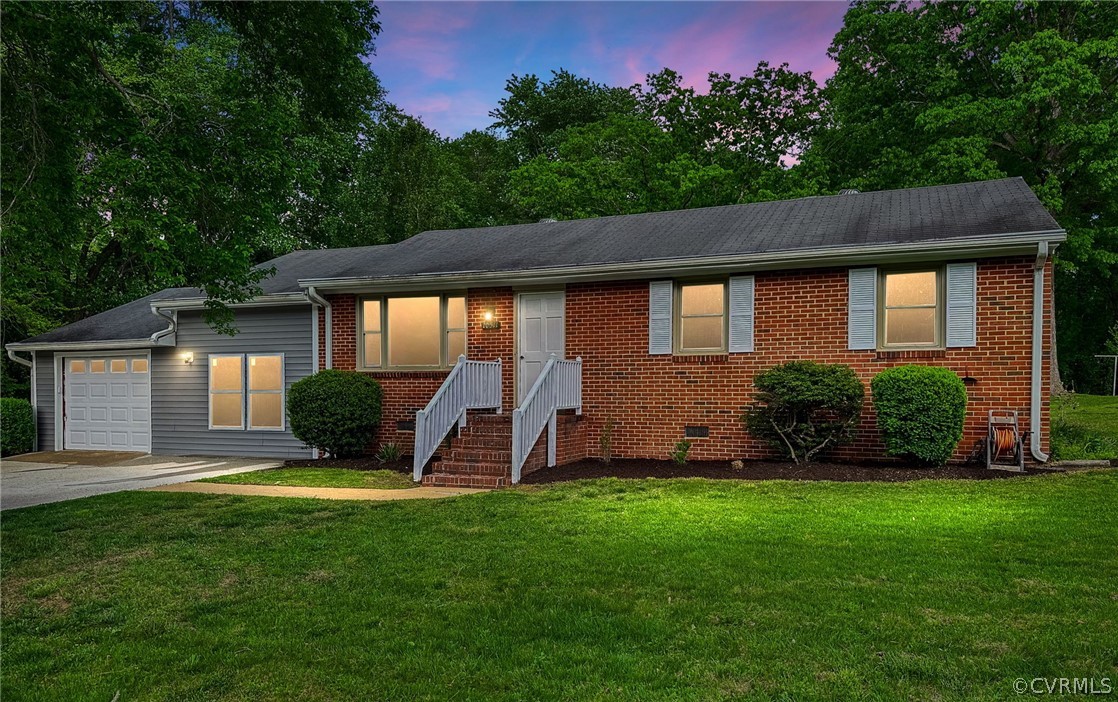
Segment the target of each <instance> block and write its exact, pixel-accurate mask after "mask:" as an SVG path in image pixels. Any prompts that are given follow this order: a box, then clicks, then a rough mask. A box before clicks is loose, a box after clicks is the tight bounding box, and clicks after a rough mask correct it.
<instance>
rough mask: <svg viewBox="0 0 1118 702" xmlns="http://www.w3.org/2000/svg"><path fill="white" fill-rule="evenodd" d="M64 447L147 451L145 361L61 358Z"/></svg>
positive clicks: (141, 358) (135, 358) (148, 426)
mask: <svg viewBox="0 0 1118 702" xmlns="http://www.w3.org/2000/svg"><path fill="white" fill-rule="evenodd" d="M62 362H63V372H64V373H65V374H66V377H65V380H64V381H63V387H64V388H65V391H66V396H65V405H64V406H63V421H64V422H65V447H66V448H68V449H94V450H102V451H150V450H151V410H150V406H151V405H150V402H149V399H148V398H149V394H150V388H151V382H150V381H149V379H148V376H149V373H148V358H147V356H146V355H143V356H126V355H117V356H97V357H85V358H73V357H70V358H64V359H63V360H62Z"/></svg>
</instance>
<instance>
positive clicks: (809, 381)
mask: <svg viewBox="0 0 1118 702" xmlns="http://www.w3.org/2000/svg"><path fill="white" fill-rule="evenodd" d="M754 383H755V385H756V386H757V389H758V390H759V392H758V393H757V396H756V402H755V403H754V404H753V405H752V406H750V407H749V408H748V409H747V410H746V412H745V415H744V416H743V417H742V418H743V420H744V421H745V425H746V428H747V429H748V430H749V433H750V434H752V435H753V436H755V437H757V438H760V439H763V440H764V441H766V442H767V443H768V444H769V445H770V446H772V447H773V448H775V449H776V450H777V451H779V452H780V453H781V455H783V456H785V457H786V458H791V459H792V460H793V461H795V462H796V463H802V462H808V461H811V460H813V459H814V458H815V457H816V456H818V455H819V454H821V453H823V452H824V451H827V450H829V449H832V448H834V447H836V446H840V445H842V444H845V443H848V442H849V441H850V440H851V439H853V438H854V432H855V428H856V427H857V426H858V419H859V417H861V415H862V403H863V402H864V400H865V394H866V391H865V388H864V387H863V385H862V381H860V380H858V376H857V375H855V373H854V369H852V368H851V367H850V366H844V365H842V364H826V363H816V362H814V361H790V362H788V363H785V364H783V365H779V366H776V367H775V368H770V369H769V370H767V371H765V372H764V373H761V374H760V375H758V376H757V378H756V380H755V381H754Z"/></svg>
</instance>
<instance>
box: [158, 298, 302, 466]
mask: <svg viewBox="0 0 1118 702" xmlns="http://www.w3.org/2000/svg"><path fill="white" fill-rule="evenodd" d="M236 326H237V328H238V329H239V332H238V333H237V335H236V336H223V335H220V334H215V333H214V332H213V330H211V329H210V328H209V326H207V325H206V323H205V322H204V321H203V320H202V314H201V312H179V325H178V333H177V334H176V342H175V347H174V348H157V349H152V355H151V369H152V375H151V379H152V388H151V421H152V426H151V433H152V453H156V454H160V453H162V454H172V455H190V454H195V455H199V454H200V455H216V456H269V457H277V458H306V457H309V456H310V455H311V452H310V450H309V449H307V448H305V447H304V446H303V443H302V442H301V441H299V440H298V439H296V438H295V437H294V436H292V434H291V431H290V429H289V428H286V429H285V430H284V431H282V432H279V431H252V430H221V429H210V428H209V361H208V357H209V354H226V353H233V354H237V353H282V354H283V356H284V376H285V377H284V380H285V384H286V386H287V388H288V389H289V390H290V388H291V385H292V383H294V382H295V381H297V380H299V379H301V378H304V377H306V376H307V375H309V374H310V372H311V308H310V306H309V305H299V306H291V307H288V306H284V307H263V308H246V309H241V310H238V311H237V316H236ZM187 351H189V352H192V353H193V354H194V363H193V364H190V365H188V364H186V363H184V362H183V360H182V354H183V353H185V352H187ZM285 424H286V422H285Z"/></svg>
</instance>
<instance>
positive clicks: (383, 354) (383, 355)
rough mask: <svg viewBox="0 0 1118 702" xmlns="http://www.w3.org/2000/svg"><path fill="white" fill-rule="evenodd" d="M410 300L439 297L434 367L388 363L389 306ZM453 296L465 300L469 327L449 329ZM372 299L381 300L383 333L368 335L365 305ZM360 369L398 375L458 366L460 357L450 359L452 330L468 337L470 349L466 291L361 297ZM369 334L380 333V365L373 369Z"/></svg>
mask: <svg viewBox="0 0 1118 702" xmlns="http://www.w3.org/2000/svg"><path fill="white" fill-rule="evenodd" d="M407 297H437V298H439V359H440V360H439V364H438V365H433V366H392V365H389V364H388V303H389V300H392V299H401V298H407ZM452 297H460V298H462V303H463V307H464V308H465V313H466V325H465V326H464V327H449V326H448V322H447V307H448V305H447V300H448V299H449V298H452ZM369 300H378V301H380V331H379V332H366V331H365V303H366V302H367V301H369ZM355 316H356V317H357V361H358V364H357V369H358V370H360V371H371V372H377V371H384V372H397V371H432V370H434V371H437V370H448V369H450V368H453V367H454V364H455V363H457V362H458V358H457V357H455V358H447V355H448V353H449V351H448V348H449V346H450V344H449V343H448V341H447V340H448V337H449V335H450V334H449V333H450V332H452V331H460V332H462V334H463V336H464V337H465V344H466V349H469V348H470V332H469V329H470V299H469V296H468V295H467V294H466V292H465V291H463V292H455V291H451V292H437V293H415V294H407V295H404V294H386V295H365V296H363V297H359V298H357V314H356V315H355ZM366 334H379V335H380V361H381V362H380V365H379V366H370V365H367V364H366V363H365V335H366Z"/></svg>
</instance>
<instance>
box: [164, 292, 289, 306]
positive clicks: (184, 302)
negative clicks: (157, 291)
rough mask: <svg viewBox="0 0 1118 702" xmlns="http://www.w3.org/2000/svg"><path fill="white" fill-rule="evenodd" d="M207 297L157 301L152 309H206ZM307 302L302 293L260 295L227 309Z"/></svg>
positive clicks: (235, 303) (234, 303)
mask: <svg viewBox="0 0 1118 702" xmlns="http://www.w3.org/2000/svg"><path fill="white" fill-rule="evenodd" d="M208 299H209V298H205V297H183V298H178V299H175V300H156V301H155V302H153V303H151V306H152V309H163V310H201V309H205V308H206V300H208ZM306 301H307V297H306V295H304V294H303V293H301V292H290V293H274V294H271V295H259V296H257V297H254V298H252V299H250V300H245V301H244V302H227V303H226V304H225V306H226V307H230V308H236V307H270V306H272V305H297V304H301V303H305V302H306Z"/></svg>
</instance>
